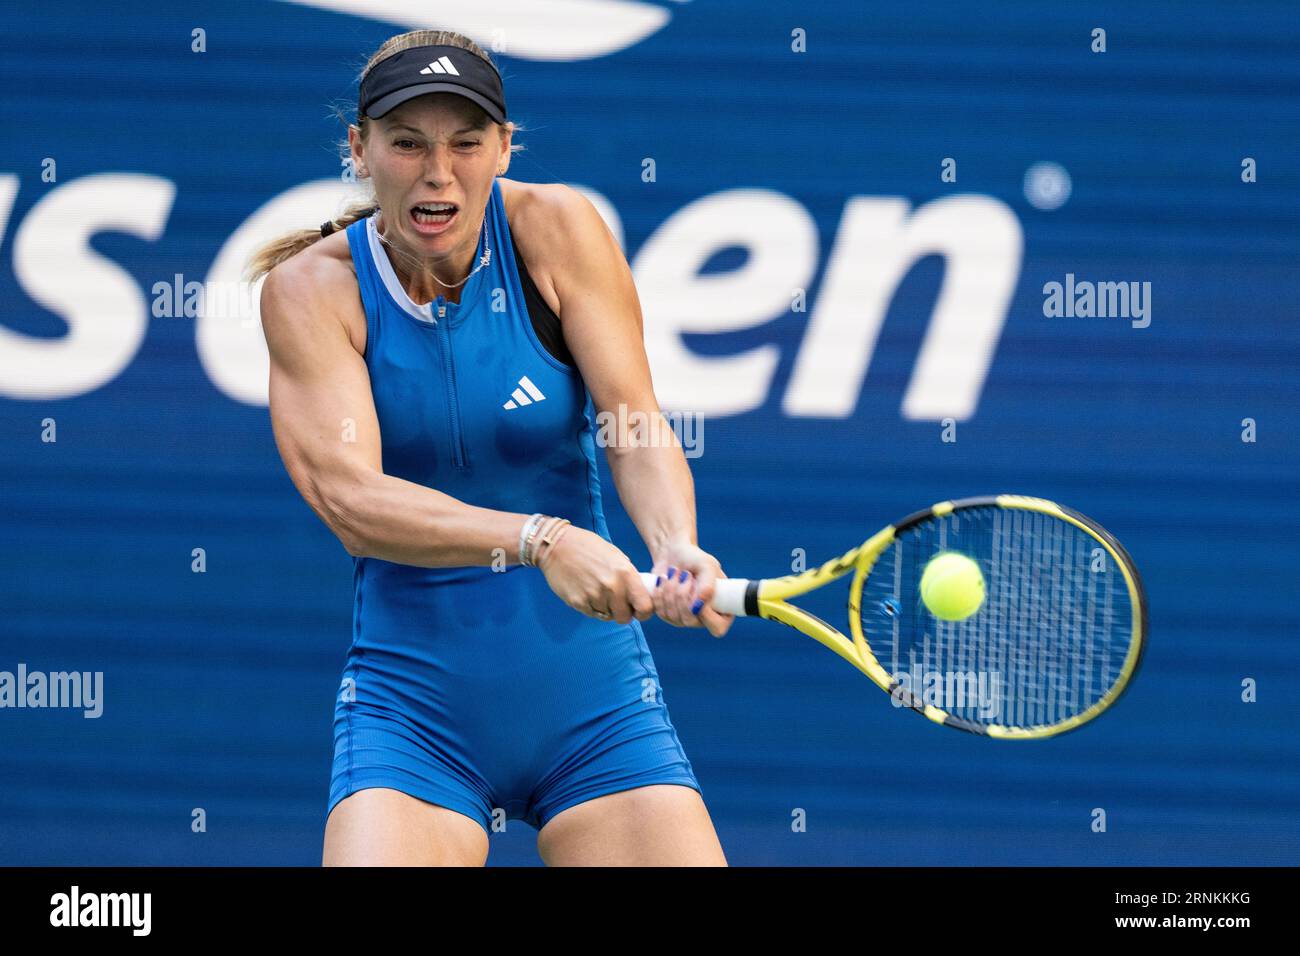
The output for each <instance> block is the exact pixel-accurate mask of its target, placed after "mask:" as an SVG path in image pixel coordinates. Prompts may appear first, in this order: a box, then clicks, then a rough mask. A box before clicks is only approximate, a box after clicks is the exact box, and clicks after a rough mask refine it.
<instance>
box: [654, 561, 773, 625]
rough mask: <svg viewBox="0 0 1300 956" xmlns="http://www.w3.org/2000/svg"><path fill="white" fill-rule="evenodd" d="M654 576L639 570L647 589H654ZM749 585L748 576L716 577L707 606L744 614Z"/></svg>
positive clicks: (742, 615) (738, 614)
mask: <svg viewBox="0 0 1300 956" xmlns="http://www.w3.org/2000/svg"><path fill="white" fill-rule="evenodd" d="M655 577H656V575H654V574H651V573H650V572H649V571H642V572H641V580H642V581H643V582H644V583H645V587H646V590H647V591H650V592H651V593H653V592H654V589H655ZM748 586H749V579H748V578H718V580H717V581H716V582H715V584H714V587H713V600H712V601H710V602H709V606H710V607H711V608H713V609H714V610H715V611H718V612H720V613H722V614H734V615H736V616H737V617H744V616H745V588H747V587H748Z"/></svg>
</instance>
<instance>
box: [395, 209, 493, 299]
mask: <svg viewBox="0 0 1300 956" xmlns="http://www.w3.org/2000/svg"><path fill="white" fill-rule="evenodd" d="M483 222H484V223H486V222H487V214H486V213H484V215H483ZM482 231H483V227H482V226H479V233H480V235H481V234H482ZM375 235H376V236H378V237H379V241H380V242H382V243H383V244H384V245H386V246H388V248H389V249H392V250H393V251H394V252H396V253H397V254H398V255H400V256H405V257H406V258H407V259H410V258H411V257H410V256H407V255H406V253H404V252H402V250H400V249H398V248H397V247H396V246H394V245H393V244H392V243H391V242H389V241H388V238H387V237H386V236H385V235H384V234H383V233H382V232H380V231H379V229H378V227H376V228H375ZM491 261H492V247H491V246H489V245H488V244H487V240H484V242H483V255H481V256H479V257H478V265H476V266H475V267H474V268H473V269H471V270H470V272H469V275H467V276H466V277H465V278H463V279H461V280H460V281H459V282H457V283H455V284H454V285H448V284H447V283H446V282H443V281H442V280H441V279H439V278H438V277H437V276H436V275H434V274H433V270H430V271H429V273H428V274H429V275H430V276H431V277H432V278H433V281H434V282H436V283H438V285H441V286H446V287H447V288H448V289H454V288H456V286H460V285H464V284H465V283H466V282H468V281H469V280H470V278H471V277H472V276H473V275H474V273H476V272H478V270H479V269H482V268H483V267H484V266H485V265H487V264H488V263H489V262H491Z"/></svg>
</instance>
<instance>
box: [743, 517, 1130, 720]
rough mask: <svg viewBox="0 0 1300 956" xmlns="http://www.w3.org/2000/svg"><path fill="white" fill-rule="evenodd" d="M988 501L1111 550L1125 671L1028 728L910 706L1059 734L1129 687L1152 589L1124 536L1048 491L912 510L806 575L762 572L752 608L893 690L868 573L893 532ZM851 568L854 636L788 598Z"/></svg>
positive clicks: (934, 712) (931, 714) (929, 712)
mask: <svg viewBox="0 0 1300 956" xmlns="http://www.w3.org/2000/svg"><path fill="white" fill-rule="evenodd" d="M989 506H997V507H999V508H1005V509H1007V510H1017V509H1018V510H1021V511H1035V512H1038V513H1040V514H1045V515H1050V516H1051V517H1053V518H1057V519H1059V520H1061V521H1065V522H1068V523H1070V524H1072V525H1074V526H1075V527H1077V528H1079V529H1081V530H1082V531H1084V532H1086V533H1087V534H1088V535H1090V536H1091V537H1092V538H1094V539H1095V540H1096V541H1097V542H1098V543H1099V544H1100V545H1101V546H1102V547H1103V548H1105V549H1106V551H1107V553H1109V554H1110V556H1111V558H1112V559H1113V560H1114V561H1115V564H1116V565H1118V567H1119V569H1120V571H1121V573H1122V574H1123V577H1124V584H1125V586H1126V587H1127V588H1128V593H1129V599H1130V604H1131V606H1132V609H1133V619H1132V625H1131V627H1132V630H1131V640H1130V642H1129V646H1128V651H1127V653H1126V654H1125V657H1124V663H1123V664H1122V666H1121V668H1120V673H1119V676H1118V677H1117V679H1116V680H1115V683H1114V684H1112V685H1111V687H1110V689H1109V690H1107V691H1106V693H1105V694H1103V695H1102V696H1101V698H1100V699H1099V700H1098V701H1097V702H1096V703H1094V704H1093V705H1092V706H1090V707H1088V708H1087V709H1086V710H1083V711H1081V712H1080V713H1078V714H1075V715H1073V716H1071V717H1068V718H1066V719H1065V720H1062V721H1060V722H1058V723H1055V724H1039V725H1034V726H1030V727H1008V726H1004V725H1002V724H980V723H977V722H975V721H969V720H966V719H964V718H960V717H957V716H954V715H953V714H950V713H949V712H948V711H945V710H943V709H942V708H939V707H935V706H933V705H930V704H922V703H921V702H919V701H917V702H915V703H908V704H907V706H909V707H911V709H913V710H917V711H918V712H919V713H922V714H924V715H925V716H926V717H928V718H929V719H930V720H932V721H934V722H935V723H936V724H942V725H944V726H947V727H953V728H955V729H957V730H964V731H967V732H969V733H973V734H979V735H983V736H988V737H993V738H996V739H999V740H1038V739H1042V738H1045V737H1055V736H1057V735H1058V734H1063V733H1066V732H1067V731H1070V730H1074V729H1075V728H1077V727H1081V726H1082V725H1084V724H1086V723H1087V722H1088V721H1090V720H1092V719H1094V718H1095V717H1097V716H1098V715H1100V714H1101V713H1103V712H1104V711H1105V710H1106V709H1107V708H1109V707H1110V706H1111V705H1112V704H1114V703H1115V701H1116V700H1118V699H1119V697H1120V695H1121V694H1123V693H1124V690H1125V688H1127V687H1128V685H1129V682H1130V681H1131V680H1132V679H1133V675H1134V674H1135V673H1137V669H1138V664H1139V663H1140V662H1141V659H1142V652H1143V649H1144V647H1145V645H1146V632H1147V605H1146V595H1145V593H1144V591H1143V588H1142V581H1141V578H1140V577H1139V576H1138V573H1137V568H1136V567H1135V566H1134V564H1133V560H1132V559H1131V558H1130V557H1129V555H1128V552H1126V551H1125V550H1124V548H1123V547H1122V546H1121V545H1120V543H1119V542H1118V541H1117V540H1115V538H1114V537H1113V536H1112V535H1111V534H1110V533H1109V532H1108V531H1106V529H1105V528H1103V527H1101V525H1099V524H1097V523H1096V522H1095V521H1093V520H1091V519H1090V518H1087V517H1085V516H1083V515H1081V514H1079V513H1078V512H1076V511H1073V510H1071V509H1069V508H1064V507H1062V506H1061V505H1058V504H1056V503H1055V502H1054V501H1048V500H1046V499H1044V498H1031V497H1028V496H1026V495H990V496H986V497H979V498H963V499H960V500H956V501H942V502H940V503H939V504H936V505H934V506H933V507H931V508H927V509H926V510H924V511H918V512H916V513H915V514H912V515H909V516H908V517H907V518H905V519H903V520H902V521H900V522H898V523H897V524H893V525H890V526H888V527H886V528H883V529H882V530H880V531H879V532H877V533H876V534H874V535H872V536H871V537H870V538H868V539H867V540H866V541H865V542H864V543H862V544H861V545H859V546H858V547H856V548H854V549H853V550H852V551H846V552H845V553H844V554H842V555H840V556H839V557H838V558H835V559H833V560H831V561H827V562H826V563H825V564H823V565H821V566H820V567H817V568H813V569H811V570H808V571H804V572H802V573H800V574H791V575H786V576H785V577H780V578H764V579H761V580H759V581H756V582H751V583H750V586H751V587H754V586H755V585H757V587H756V591H755V598H756V610H754V611H749V612H748V613H750V614H751V615H754V616H758V617H762V618H765V619H766V620H769V621H778V622H780V623H782V624H785V625H788V626H789V627H792V628H794V629H795V630H797V631H800V632H801V633H803V634H807V635H808V636H809V637H811V638H812V639H813V640H815V641H817V642H819V643H821V644H823V645H825V646H826V647H828V648H830V649H831V650H832V651H834V652H835V653H836V654H838V655H839V656H840V657H842V658H844V660H846V661H848V662H849V663H850V664H852V665H853V666H854V667H856V668H857V669H858V670H860V671H861V672H862V673H863V674H865V675H867V677H869V678H871V680H872V681H873V682H874V683H875V684H876V686H878V687H879V688H880V689H881V690H883V691H885V692H886V693H888V694H890V695H893V694H894V693H895V691H896V690H897V688H898V685H897V683H896V682H895V681H893V679H892V678H891V677H890V674H889V672H888V671H886V670H885V668H884V667H882V666H881V664H880V661H878V660H877V659H876V655H875V654H874V653H873V652H872V650H871V645H870V643H869V642H868V640H867V636H866V635H865V634H863V632H862V615H861V613H860V612H861V607H862V588H863V585H864V584H865V583H866V580H867V575H868V574H869V573H870V571H871V568H872V566H873V565H874V564H875V563H876V560H877V559H878V558H879V557H880V556H881V555H882V554H884V552H885V551H886V550H887V549H888V548H889V546H890V545H891V544H893V543H894V539H895V536H896V535H897V534H898V533H899V532H900V531H903V530H906V529H907V528H909V527H911V526H912V525H915V524H918V523H920V522H922V521H925V520H927V519H930V518H938V517H944V516H946V515H949V514H952V513H953V512H954V511H958V510H961V509H965V508H979V507H984V508H986V507H989ZM849 571H854V572H855V574H854V577H853V582H852V587H851V589H850V591H849V631H850V633H851V634H852V640H850V639H849V638H848V637H845V635H844V634H843V633H841V632H840V631H839V630H837V629H836V628H834V627H832V626H831V625H830V624H828V623H827V622H826V621H823V620H822V619H821V618H819V617H818V616H817V615H815V614H813V613H811V612H809V611H806V610H804V609H803V608H799V607H795V606H794V605H793V604H789V603H787V600H788V599H789V598H792V597H798V596H799V595H801V594H807V593H808V592H809V591H813V590H815V589H817V588H819V587H822V586H823V585H825V584H828V583H829V582H831V581H834V580H836V579H837V578H840V577H843V576H844V575H845V574H847V573H848V572H849ZM909 696H910V695H909Z"/></svg>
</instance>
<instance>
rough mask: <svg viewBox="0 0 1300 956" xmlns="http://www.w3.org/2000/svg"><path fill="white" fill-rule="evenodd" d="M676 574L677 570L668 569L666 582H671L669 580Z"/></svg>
mask: <svg viewBox="0 0 1300 956" xmlns="http://www.w3.org/2000/svg"><path fill="white" fill-rule="evenodd" d="M676 573H677V569H676V568H669V569H668V580H669V581H671V580H672V579H673V575H674V574H676Z"/></svg>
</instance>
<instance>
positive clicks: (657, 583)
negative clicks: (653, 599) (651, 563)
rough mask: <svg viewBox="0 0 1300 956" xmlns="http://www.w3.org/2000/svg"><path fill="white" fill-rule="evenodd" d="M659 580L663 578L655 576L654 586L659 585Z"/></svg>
mask: <svg viewBox="0 0 1300 956" xmlns="http://www.w3.org/2000/svg"><path fill="white" fill-rule="evenodd" d="M661 581H663V578H662V577H657V578H655V587H659V583H660V582H661Z"/></svg>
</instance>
